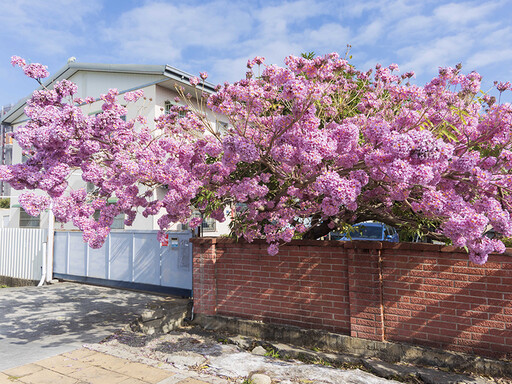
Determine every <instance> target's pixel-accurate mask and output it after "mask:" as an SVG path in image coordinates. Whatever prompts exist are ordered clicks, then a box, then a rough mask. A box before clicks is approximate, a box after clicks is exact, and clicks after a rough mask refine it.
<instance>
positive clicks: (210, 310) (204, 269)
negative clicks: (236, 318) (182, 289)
mask: <svg viewBox="0 0 512 384" xmlns="http://www.w3.org/2000/svg"><path fill="white" fill-rule="evenodd" d="M190 241H191V242H192V244H193V264H194V270H193V275H192V276H193V284H192V286H193V295H194V312H195V313H197V314H202V315H215V314H216V313H217V287H216V273H215V262H216V259H217V252H216V239H208V238H195V239H191V240H190Z"/></svg>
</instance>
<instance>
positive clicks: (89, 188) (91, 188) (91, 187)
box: [85, 181, 96, 193]
mask: <svg viewBox="0 0 512 384" xmlns="http://www.w3.org/2000/svg"><path fill="white" fill-rule="evenodd" d="M95 189H96V186H95V185H94V184H93V183H91V182H90V181H88V182H87V187H86V189H85V190H86V191H87V193H93V192H94V190H95Z"/></svg>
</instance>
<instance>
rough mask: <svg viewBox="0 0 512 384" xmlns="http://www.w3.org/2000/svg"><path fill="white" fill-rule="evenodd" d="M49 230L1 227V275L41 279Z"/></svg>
mask: <svg viewBox="0 0 512 384" xmlns="http://www.w3.org/2000/svg"><path fill="white" fill-rule="evenodd" d="M47 238H48V230H46V229H28V228H0V276H8V277H14V278H18V279H27V280H39V279H41V276H42V263H43V257H44V252H46V248H45V246H46V241H47Z"/></svg>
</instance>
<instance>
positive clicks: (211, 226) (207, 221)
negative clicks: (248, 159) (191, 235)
mask: <svg viewBox="0 0 512 384" xmlns="http://www.w3.org/2000/svg"><path fill="white" fill-rule="evenodd" d="M192 217H201V213H200V212H199V211H195V212H194V213H192ZM189 229H190V227H189V225H188V224H178V231H187V230H189ZM201 230H202V231H203V232H215V231H216V230H217V220H215V219H212V218H210V217H207V218H204V219H203V222H202V223H201Z"/></svg>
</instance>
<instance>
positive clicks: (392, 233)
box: [331, 221, 398, 243]
mask: <svg viewBox="0 0 512 384" xmlns="http://www.w3.org/2000/svg"><path fill="white" fill-rule="evenodd" d="M353 227H354V228H353V229H352V230H351V231H350V232H348V233H336V232H331V240H342V241H350V240H372V241H390V242H392V243H398V232H397V231H396V229H395V228H393V227H391V226H389V225H387V224H384V223H379V222H369V221H365V222H363V223H358V224H355V225H354V226H353Z"/></svg>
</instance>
